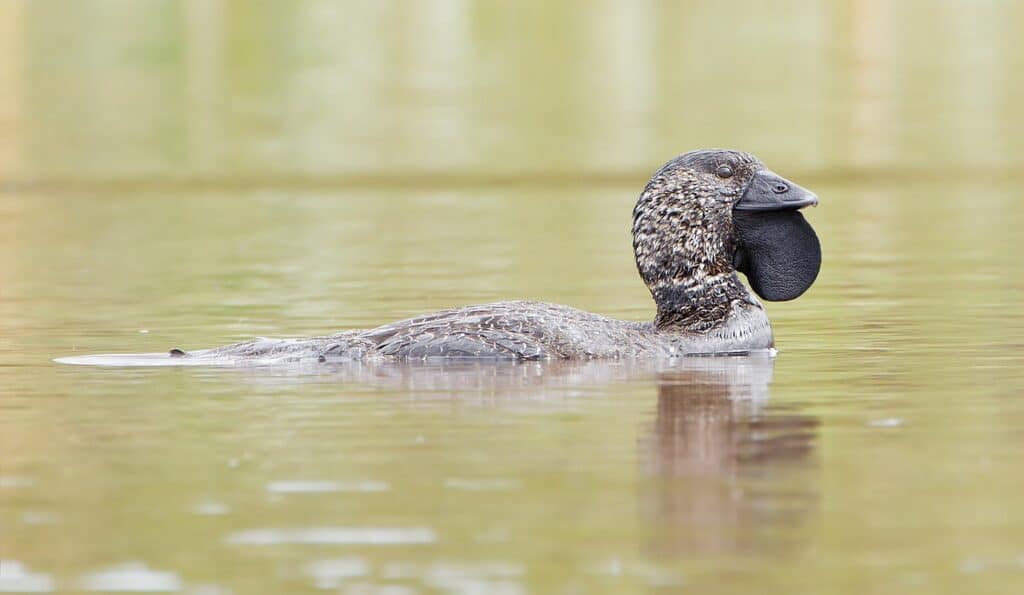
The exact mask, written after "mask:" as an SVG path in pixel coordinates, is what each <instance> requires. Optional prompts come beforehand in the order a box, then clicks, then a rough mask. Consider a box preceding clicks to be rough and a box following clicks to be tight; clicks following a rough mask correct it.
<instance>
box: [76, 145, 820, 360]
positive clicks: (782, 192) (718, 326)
mask: <svg viewBox="0 0 1024 595" xmlns="http://www.w3.org/2000/svg"><path fill="white" fill-rule="evenodd" d="M811 204H817V197H815V196H814V195H813V194H812V193H810V192H808V191H806V190H804V189H803V188H800V187H799V186H797V185H795V184H793V183H792V182H789V181H787V180H784V179H782V178H780V177H779V176H777V175H776V174H774V173H772V172H771V171H769V170H767V169H766V168H765V167H764V165H763V164H762V163H761V162H760V161H758V160H757V159H756V158H755V157H753V156H752V155H749V154H747V153H740V152H737V151H726V150H704V151H693V152H690V153H686V154H684V155H681V156H679V157H677V158H676V159H673V160H672V161H670V162H668V163H667V164H665V165H664V166H663V167H662V168H661V169H659V170H658V171H657V172H655V174H654V176H653V177H652V178H651V180H650V181H649V182H648V183H647V186H646V187H645V188H644V191H643V193H641V195H640V198H639V200H638V201H637V203H636V207H635V208H634V210H633V250H634V253H635V256H636V263H637V268H638V270H639V272H640V276H641V277H642V278H643V281H644V283H645V284H646V285H647V287H648V289H649V290H650V292H651V295H652V297H653V298H654V301H655V303H656V305H657V307H658V312H657V316H656V317H655V319H654V321H652V322H627V321H621V320H614V319H611V318H606V317H604V316H599V315H597V314H590V313H588V312H583V311H581V310H577V309H575V308H571V307H568V306H561V305H555V304H546V303H541V302H531V301H514V302H497V303H492V304H483V305H479V306H467V307H462V308H456V309H452V310H444V311H441V312H436V313H434V314H428V315H424V316H419V317H416V318H411V319H408V320H403V321H399V322H395V323H392V324H387V325H384V326H380V327H377V328H373V329H368V330H356V331H346V332H343V333H339V334H336V335H332V336H327V337H316V338H312V339H257V340H255V341H250V342H247V343H239V344H237V345H230V346H227V347H221V348H218V349H207V350H201V351H193V352H185V351H182V350H180V349H172V350H171V352H170V354H169V356H170V357H171V358H178V359H179V360H181V363H182V364H185V363H201V362H207V361H209V362H217V363H223V362H239V361H280V360H282V359H287V360H295V359H299V360H304V359H315V360H316V361H322V362H326V361H331V360H380V359H394V360H403V359H429V358H503V359H504V358H512V359H523V360H536V359H594V358H640V357H672V356H679V355H693V354H718V353H740V352H749V351H753V350H759V349H767V348H770V347H772V346H773V338H772V331H771V326H770V324H769V322H768V317H767V315H766V313H765V311H764V308H763V307H762V306H761V304H760V302H758V300H757V298H756V297H755V296H754V294H753V293H751V291H750V290H748V289H747V288H746V287H745V286H744V285H743V283H741V282H740V280H739V276H738V275H737V270H739V271H740V272H743V273H745V274H746V275H747V277H748V279H749V280H750V285H751V287H752V288H753V290H754V292H756V293H757V295H759V296H761V297H762V298H765V299H768V300H787V299H793V298H795V297H797V296H798V295H800V294H801V293H803V292H804V291H805V290H806V289H807V288H808V287H810V285H811V283H813V281H814V279H815V277H816V276H817V273H818V267H819V265H820V262H821V253H820V246H819V245H818V240H817V236H815V235H814V231H813V230H812V229H811V228H810V226H809V225H807V222H806V221H805V220H804V219H803V217H802V216H801V215H800V214H799V213H798V212H797V211H796V210H797V209H799V208H801V207H804V206H807V205H811ZM65 361H69V362H70V360H65ZM70 363H78V362H70Z"/></svg>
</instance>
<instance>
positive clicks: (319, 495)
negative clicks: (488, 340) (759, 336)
mask: <svg viewBox="0 0 1024 595" xmlns="http://www.w3.org/2000/svg"><path fill="white" fill-rule="evenodd" d="M1022 12H1024V8H1022V7H1021V6H1020V5H1018V4H1017V3H1011V2H971V3H956V4H954V3H949V4H941V5H934V4H932V3H912V2H911V3H903V2H901V3H886V2H882V1H858V2H851V3H836V4H833V5H829V4H824V3H819V2H811V1H810V0H808V1H806V2H794V3H788V4H786V5H785V6H782V5H773V6H771V7H769V6H767V5H763V6H762V4H761V3H754V2H749V3H747V2H741V3H738V4H737V3H728V4H721V3H712V2H707V3H685V4H684V3H664V4H661V3H643V2H641V3H618V2H606V3H595V4H592V3H585V4H584V3H578V4H573V3H566V4H558V5H556V6H549V5H548V3H541V2H532V3H520V4H518V5H516V6H515V7H513V6H511V5H509V6H506V7H503V6H499V4H498V3H467V2H451V3H447V2H444V3H442V2H435V3H428V2H417V3H393V4H388V3H359V4H351V5H345V6H344V7H341V6H339V5H337V4H335V3H330V2H309V3H290V2H281V3H275V4H266V3H261V4H260V5H259V6H256V5H249V4H246V5H244V6H243V5H241V4H237V3H228V4H223V5H221V4H219V3H214V2H181V3H175V2H92V3H81V4H75V5H67V4H63V5H61V6H57V5H56V4H50V3H40V2H20V1H16V0H10V1H7V2H3V3H0V362H2V365H0V453H2V454H0V592H5V591H20V592H32V591H36V592H47V591H62V592H68V591H70V592H75V591H78V592H100V591H107V592H109V591H117V590H118V589H124V588H132V589H134V590H136V591H154V592H180V593H192V594H207V595H212V594H224V593H261V592H262V593H280V592H317V591H322V590H333V591H336V592H342V593H416V592H420V593H509V594H515V593H634V592H672V593H675V592H693V593H706V592H708V591H709V590H713V591H714V592H718V593H749V592H759V593H780V594H784V593H793V592H807V591H822V590H824V591H828V592H834V593H856V594H861V593H889V592H903V593H928V594H936V593H939V594H942V593H965V592H970V593H1007V592H1014V591H1018V590H1020V589H1021V588H1022V587H1024V508H1022V507H1021V506H1020V494H1021V493H1024V462H1022V461H1024V440H1022V437H1024V401H1022V400H1021V399H1019V398H1018V397H1019V395H1020V394H1021V391H1022V389H1024V372H1022V364H1024V338H1022V337H1024V309H1022V308H1021V303H1022V298H1024V281H1022V279H1024V277H1022V275H1021V273H1024V255H1022V252H1021V251H1020V250H1019V245H1018V244H1019V238H1020V229H1021V228H1022V224H1024V207H1022V206H1021V204H1022V203H1021V201H1020V197H1021V194H1022V191H1024V177H1022V175H1021V173H1020V172H1021V171H1024V170H1022V169H1021V167H1022V165H1024V140H1022V139H1024V111H1022V110H1021V108H1020V107H1019V106H1020V105H1021V99H1022V97H1024V77H1021V76H1020V75H1019V74H1017V73H1020V72H1024V63H1022V62H1024V41H1021V38H1020V36H1019V35H1017V34H1016V30H1017V29H1018V26H1017V23H1020V22H1022V21H1024V14H1022ZM700 146H734V147H740V148H745V149H749V150H751V151H753V152H755V153H756V154H758V155H759V156H760V157H761V158H762V159H763V160H764V161H765V162H766V163H768V165H769V166H770V167H772V168H773V169H775V170H776V171H778V172H779V173H780V174H782V175H784V176H787V177H789V178H791V179H793V180H794V181H796V182H798V183H800V184H802V185H805V186H807V187H809V188H811V189H812V190H814V191H815V192H817V194H818V195H819V196H820V197H821V198H822V205H821V207H819V208H817V209H814V210H811V211H809V212H808V213H807V216H808V219H809V220H810V222H811V223H812V225H814V227H815V228H816V230H817V232H818V234H819V236H820V237H821V239H822V242H823V248H824V258H825V260H824V266H823V270H822V273H821V276H820V278H819V281H818V282H817V284H816V285H815V286H814V287H813V288H812V289H811V291H810V292H808V294H806V295H805V296H804V297H802V298H801V299H799V300H797V301H795V302H792V303H785V304H771V305H770V306H769V312H770V315H771V317H772V320H773V323H774V326H775V330H776V335H777V341H778V347H779V350H780V353H779V356H778V357H777V358H776V359H775V360H770V359H764V358H752V359H744V358H738V359H731V360H715V359H698V360H692V361H684V362H675V363H672V364H658V365H655V364H636V363H629V362H619V363H616V364H600V363H587V364H558V363H551V364H541V363H529V364H520V365H513V364H499V365H493V364H490V365H477V364H466V363H461V364H457V363H455V364H447V365H420V366H374V367H367V366H360V365H350V366H333V367H332V366H329V367H315V368H305V369H290V370H282V369H260V370H224V369H205V368H204V369H196V368H181V369H167V368H155V369H101V368H81V367H70V366H58V365H55V364H53V363H52V361H51V359H52V358H54V357H57V356H62V355H74V354H83V353H112V352H154V351H163V350H166V349H168V348H170V347H173V346H177V347H182V348H186V349H194V348H201V347H209V346H215V345H220V344H225V343H229V342H234V341H240V340H245V339H248V338H251V337H253V336H304V335H313V334H318V333H324V332H332V331H337V330H342V329H348V328H359V327H366V326H371V325H375V324H379V323H382V322H386V321H391V320H395V319H398V318H402V317H405V316H410V315H414V314H418V313H421V312H425V311H430V310H434V309H439V308H443V307H448V306H453V305H458V304H467V303H474V302H484V301H489V300H497V299H515V298H533V299H542V300H547V301H553V302H560V303H567V304H571V305H573V306H576V307H580V308H584V309H588V310H592V311H597V312H600V313H603V314H607V315H610V316H616V317H621V318H627V319H644V318H650V317H651V316H653V308H652V304H651V302H650V299H649V297H648V295H647V293H646V290H645V289H644V288H643V286H642V285H641V284H640V282H639V280H638V278H637V276H636V272H635V270H634V267H633V263H632V260H631V254H630V250H629V235H628V234H629V213H630V210H631V208H632V204H633V201H634V200H635V197H636V195H637V193H638V192H639V190H640V188H641V186H642V185H643V183H644V182H645V181H646V179H647V176H648V175H649V174H650V172H651V171H653V170H654V169H655V168H656V167H657V166H659V165H660V164H661V163H662V162H663V161H665V160H666V159H667V158H669V157H671V156H673V155H674V154H676V153H679V152H681V151H683V150H686V149H690V148H694V147H700Z"/></svg>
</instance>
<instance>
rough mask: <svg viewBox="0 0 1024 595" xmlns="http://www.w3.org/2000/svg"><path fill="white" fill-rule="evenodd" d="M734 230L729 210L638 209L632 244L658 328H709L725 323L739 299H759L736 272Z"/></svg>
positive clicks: (683, 330) (707, 329)
mask: <svg viewBox="0 0 1024 595" xmlns="http://www.w3.org/2000/svg"><path fill="white" fill-rule="evenodd" d="M642 201H643V197H642V198H641V205H642V204H643V202H642ZM652 211H653V215H652V214H651V212H652ZM731 230H732V221H731V218H730V216H729V214H728V212H724V213H723V212H717V213H716V212H708V211H685V210H672V209H668V210H658V209H645V210H641V209H639V207H638V210H637V213H636V215H635V218H634V226H633V248H634V251H635V253H636V263H637V268H638V269H639V270H640V276H641V277H643V280H644V283H646V284H647V288H648V289H650V291H651V296H653V297H654V301H655V303H656V304H657V306H658V315H657V317H656V318H655V319H654V324H655V326H656V327H657V328H658V330H664V331H682V332H698V333H699V332H706V331H709V330H712V329H715V328H719V327H720V326H721V325H723V324H725V323H726V321H727V319H728V318H729V316H730V315H731V314H732V312H733V310H734V305H735V304H736V303H737V302H753V303H756V300H754V299H753V298H752V297H751V296H750V293H749V292H748V291H747V289H746V288H745V287H744V286H743V284H742V283H741V282H740V280H739V278H738V277H737V276H736V272H735V270H733V264H732V254H733V237H732V232H731Z"/></svg>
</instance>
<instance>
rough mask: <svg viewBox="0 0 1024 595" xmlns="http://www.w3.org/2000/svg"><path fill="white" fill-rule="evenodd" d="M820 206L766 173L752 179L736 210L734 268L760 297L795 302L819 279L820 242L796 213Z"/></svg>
mask: <svg viewBox="0 0 1024 595" xmlns="http://www.w3.org/2000/svg"><path fill="white" fill-rule="evenodd" d="M817 204H818V197H817V196H816V195H815V194H814V193H813V192H811V191H809V190H807V189H805V188H801V187H800V186H798V185H796V184H794V183H792V182H790V181H789V180H786V179H785V178H782V177H781V176H779V175H778V174H775V173H773V172H770V171H763V172H761V173H759V174H757V175H756V176H754V179H753V180H752V181H751V183H750V185H749V186H748V187H747V190H746V192H744V194H743V197H742V198H741V199H740V201H739V202H738V203H737V204H736V206H735V207H734V208H733V225H734V226H735V229H736V254H735V256H734V263H733V264H734V266H735V268H736V270H737V271H740V272H741V273H743V274H745V275H746V276H747V280H748V281H749V282H750V288H751V289H753V290H754V293H756V294H757V295H759V296H760V297H761V298H763V299H765V300H768V301H772V302H781V301H786V300H792V299H795V298H797V297H799V296H800V295H802V294H803V293H804V292H805V291H807V289H808V288H810V286H811V285H812V284H814V280H815V279H817V278H818V271H819V270H821V243H820V242H819V241H818V236H817V234H815V233H814V229H813V228H811V226H810V224H809V223H807V220H806V219H804V216H803V215H802V214H801V213H800V212H799V211H798V209H801V208H803V207H807V206H813V205H817Z"/></svg>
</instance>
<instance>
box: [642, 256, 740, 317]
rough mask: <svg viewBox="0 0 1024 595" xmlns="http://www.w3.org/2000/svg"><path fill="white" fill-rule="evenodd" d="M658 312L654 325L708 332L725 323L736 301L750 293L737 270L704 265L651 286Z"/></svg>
mask: <svg viewBox="0 0 1024 595" xmlns="http://www.w3.org/2000/svg"><path fill="white" fill-rule="evenodd" d="M649 288H650V290H651V295H652V296H653V297H654V302H655V304H657V306H658V314H657V316H656V317H655V319H654V325H655V326H656V327H657V328H658V330H663V331H687V332H698V333H699V332H705V331H708V330H711V329H715V328H719V327H721V326H722V325H724V324H726V322H727V321H728V319H729V317H730V316H731V315H732V313H733V310H734V306H735V304H736V303H737V302H750V301H751V298H750V294H749V292H747V289H746V288H745V287H744V286H743V284H742V283H741V282H740V280H739V278H738V277H737V276H736V273H735V272H733V271H732V270H731V267H730V270H729V271H728V272H720V273H713V272H708V271H706V270H703V269H702V268H697V269H694V270H693V271H692V272H691V273H690V274H689V275H686V276H681V277H678V278H676V277H673V278H666V279H663V280H659V281H657V282H655V283H654V284H652V285H650V286H649Z"/></svg>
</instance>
